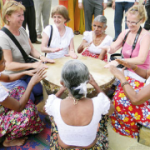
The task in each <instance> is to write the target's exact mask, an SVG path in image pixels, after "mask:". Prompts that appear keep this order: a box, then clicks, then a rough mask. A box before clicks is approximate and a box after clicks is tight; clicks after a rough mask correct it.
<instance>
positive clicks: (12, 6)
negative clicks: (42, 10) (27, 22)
mask: <svg viewBox="0 0 150 150" xmlns="http://www.w3.org/2000/svg"><path fill="white" fill-rule="evenodd" d="M19 10H23V11H25V7H24V6H23V5H22V4H21V3H20V2H17V1H14V0H11V1H6V3H5V4H4V6H3V11H2V19H3V21H4V23H5V24H8V23H9V22H8V21H7V20H6V15H9V16H11V15H12V13H14V12H15V11H19Z"/></svg>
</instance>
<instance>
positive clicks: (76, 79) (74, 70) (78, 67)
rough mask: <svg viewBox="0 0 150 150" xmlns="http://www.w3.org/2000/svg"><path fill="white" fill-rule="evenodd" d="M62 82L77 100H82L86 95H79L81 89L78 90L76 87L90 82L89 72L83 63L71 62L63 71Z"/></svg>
mask: <svg viewBox="0 0 150 150" xmlns="http://www.w3.org/2000/svg"><path fill="white" fill-rule="evenodd" d="M61 80H62V82H63V83H64V85H65V86H66V87H67V88H68V89H69V90H70V92H71V94H72V95H73V96H74V97H75V98H76V99H80V98H81V97H83V96H84V94H79V91H80V89H76V87H78V86H79V85H80V84H81V83H84V82H86V81H87V80H89V70H88V68H87V66H86V65H85V64H83V63H82V62H81V61H79V60H69V61H68V62H66V63H65V65H64V67H63V69H62V72H61Z"/></svg>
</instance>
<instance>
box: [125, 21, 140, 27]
mask: <svg viewBox="0 0 150 150" xmlns="http://www.w3.org/2000/svg"><path fill="white" fill-rule="evenodd" d="M140 21H141V19H140V20H139V21H137V22H130V21H128V20H126V21H125V23H126V24H131V25H133V26H136V25H137V24H138V23H139V22H140Z"/></svg>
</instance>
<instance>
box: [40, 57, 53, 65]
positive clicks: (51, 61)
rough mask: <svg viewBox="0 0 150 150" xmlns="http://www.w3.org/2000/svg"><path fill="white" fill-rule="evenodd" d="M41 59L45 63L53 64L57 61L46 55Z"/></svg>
mask: <svg viewBox="0 0 150 150" xmlns="http://www.w3.org/2000/svg"><path fill="white" fill-rule="evenodd" d="M40 59H41V61H42V62H43V63H51V64H53V63H55V61H54V60H53V59H49V58H47V57H44V56H42V57H40Z"/></svg>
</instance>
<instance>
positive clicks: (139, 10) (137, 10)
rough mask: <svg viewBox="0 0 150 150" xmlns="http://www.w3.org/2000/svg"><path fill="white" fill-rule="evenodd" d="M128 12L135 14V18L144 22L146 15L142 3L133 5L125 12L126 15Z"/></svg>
mask: <svg viewBox="0 0 150 150" xmlns="http://www.w3.org/2000/svg"><path fill="white" fill-rule="evenodd" d="M128 14H133V15H137V18H138V19H139V20H141V21H142V22H145V21H146V20H147V15H146V11H145V7H144V6H143V5H133V6H132V7H131V8H130V9H129V10H128V11H127V13H126V16H127V15H128Z"/></svg>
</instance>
